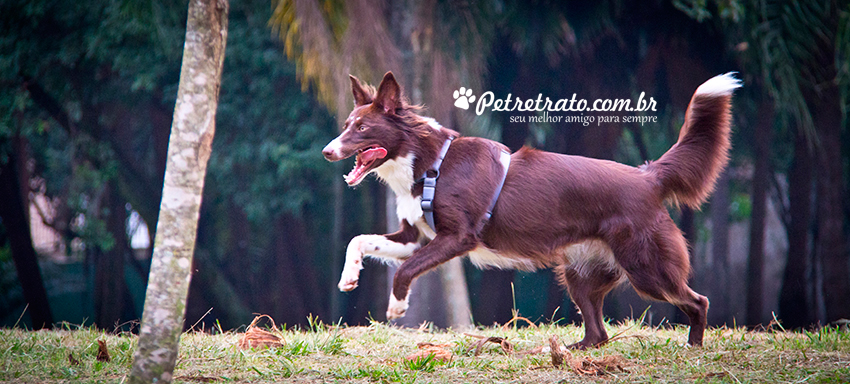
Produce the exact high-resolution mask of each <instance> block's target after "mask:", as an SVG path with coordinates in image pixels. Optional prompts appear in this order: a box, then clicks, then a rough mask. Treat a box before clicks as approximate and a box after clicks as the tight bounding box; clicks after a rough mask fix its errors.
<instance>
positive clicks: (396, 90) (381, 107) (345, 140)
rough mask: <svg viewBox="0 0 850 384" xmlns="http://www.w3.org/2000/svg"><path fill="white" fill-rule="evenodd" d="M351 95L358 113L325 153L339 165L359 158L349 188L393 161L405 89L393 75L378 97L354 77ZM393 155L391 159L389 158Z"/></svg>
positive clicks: (347, 179)
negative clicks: (396, 118) (399, 112)
mask: <svg viewBox="0 0 850 384" xmlns="http://www.w3.org/2000/svg"><path fill="white" fill-rule="evenodd" d="M349 77H350V78H351V91H352V93H354V105H355V106H354V110H353V111H351V114H349V115H348V119H346V120H345V123H344V124H343V126H342V127H341V130H342V133H340V135H339V136H338V137H337V138H336V139H334V140H333V141H331V142H330V143H329V144H328V145H327V146H325V148H324V149H323V150H322V154H323V155H325V158H326V159H328V160H329V161H339V160H343V159H347V158H349V157H351V156H353V155H356V158H357V161H356V162H355V164H354V168H353V169H352V170H351V172H349V173H348V174H347V175H345V176H344V178H345V182H346V183H348V185H352V186H354V185H357V184H360V182H361V181H363V178H365V177H366V175H368V174H369V173H370V172H371V171H372V170H374V169H375V168H378V167H380V166H381V165H382V164H384V163H385V162H386V161H387V160H390V159H391V158H392V157H393V156H395V155H397V153H395V152H396V151H395V147H396V145H397V142H398V140H399V138H398V129H397V128H394V124H393V118H394V115H395V114H396V113H397V111H396V110H397V109H398V108H401V107H403V103H404V101H403V100H402V98H401V87H399V85H398V82H396V80H395V77H394V76H393V74H392V72H387V74H386V75H384V79H383V80H382V81H381V85H380V86H378V92H377V94H375V95H374V97H373V96H372V95H373V92H370V89H366V88H364V87H363V86H362V85H361V84H360V81H359V80H357V78H356V77H354V76H349ZM388 154H389V156H388Z"/></svg>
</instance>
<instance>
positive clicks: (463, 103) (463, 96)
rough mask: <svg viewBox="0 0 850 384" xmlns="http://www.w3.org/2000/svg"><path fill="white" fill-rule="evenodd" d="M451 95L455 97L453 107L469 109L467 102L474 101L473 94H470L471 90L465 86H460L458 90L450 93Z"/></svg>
mask: <svg viewBox="0 0 850 384" xmlns="http://www.w3.org/2000/svg"><path fill="white" fill-rule="evenodd" d="M452 97H454V99H455V107H458V108H462V109H469V104H470V103H473V102H475V96H473V95H472V90H471V89H466V88H465V87H460V89H459V90H456V91H455V92H454V94H452Z"/></svg>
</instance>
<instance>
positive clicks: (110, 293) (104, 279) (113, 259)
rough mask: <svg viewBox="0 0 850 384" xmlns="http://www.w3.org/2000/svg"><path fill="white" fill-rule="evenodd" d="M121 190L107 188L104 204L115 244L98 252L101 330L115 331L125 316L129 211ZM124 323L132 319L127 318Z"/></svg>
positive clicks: (97, 299) (97, 310) (97, 297)
mask: <svg viewBox="0 0 850 384" xmlns="http://www.w3.org/2000/svg"><path fill="white" fill-rule="evenodd" d="M117 192H118V191H117V190H116V188H114V187H113V186H112V185H110V186H108V187H107V190H106V196H105V197H106V201H105V204H106V206H107V207H109V214H108V216H107V218H106V225H107V228H108V230H109V232H110V233H111V234H112V237H113V238H114V239H115V244H114V245H113V246H112V248H111V249H109V250H102V249H99V248H98V249H95V250H94V253H95V257H96V259H95V279H94V281H95V287H94V297H95V299H94V306H95V324H96V325H97V327H98V328H100V329H105V330H112V328H113V327H115V326H116V325H118V324H120V323H121V321H120V320H122V319H121V316H122V315H123V314H124V309H125V301H124V298H125V297H126V295H125V293H126V291H127V283H126V280H125V279H124V257H125V253H124V252H125V250H126V249H127V246H126V244H127V226H126V219H127V211H126V209H125V208H124V202H123V201H122V200H121V198H119V196H118V193H117ZM123 320H124V321H127V320H132V319H129V318H124V319H123Z"/></svg>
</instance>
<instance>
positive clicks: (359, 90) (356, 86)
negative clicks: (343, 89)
mask: <svg viewBox="0 0 850 384" xmlns="http://www.w3.org/2000/svg"><path fill="white" fill-rule="evenodd" d="M348 78H349V79H351V93H353V94H354V106H356V107H359V106H361V105H366V104H371V103H372V95H370V94H369V92H367V91H366V90H365V89H363V86H362V85H360V80H358V79H357V78H356V77H354V76H353V75H348Z"/></svg>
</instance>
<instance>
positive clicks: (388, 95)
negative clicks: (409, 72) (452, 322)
mask: <svg viewBox="0 0 850 384" xmlns="http://www.w3.org/2000/svg"><path fill="white" fill-rule="evenodd" d="M372 103H373V104H375V105H376V106H377V107H378V108H381V109H383V111H384V113H395V110H396V108H398V107H399V106H401V87H400V86H399V85H398V82H396V81H395V76H393V73H392V72H387V74H386V75H384V79H383V80H381V85H380V86H378V95H377V96H375V100H374V101H373V102H372Z"/></svg>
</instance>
